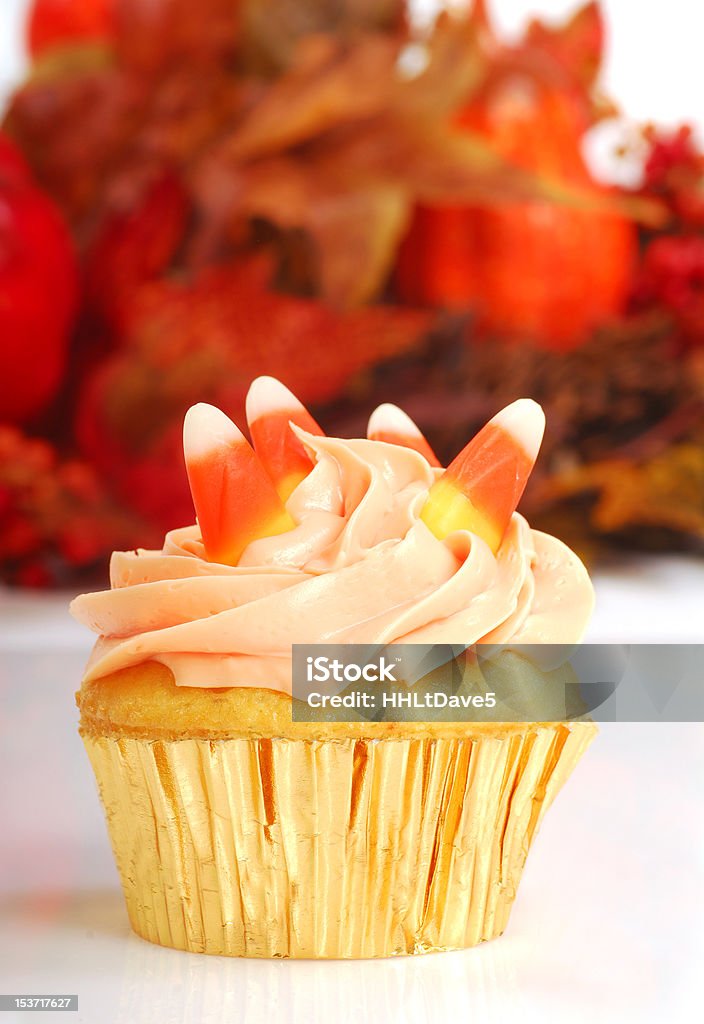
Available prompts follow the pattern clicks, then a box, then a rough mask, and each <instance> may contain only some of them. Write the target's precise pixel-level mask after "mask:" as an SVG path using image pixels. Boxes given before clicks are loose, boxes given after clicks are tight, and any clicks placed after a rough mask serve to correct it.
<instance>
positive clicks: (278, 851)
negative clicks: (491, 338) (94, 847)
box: [72, 378, 595, 958]
mask: <svg viewBox="0 0 704 1024" xmlns="http://www.w3.org/2000/svg"><path fill="white" fill-rule="evenodd" d="M247 419H248V422H249V429H250V435H251V438H252V446H251V445H250V444H249V442H248V441H247V440H246V439H245V438H244V436H243V435H242V433H241V432H240V431H239V430H238V428H237V427H236V426H235V424H234V423H232V421H231V420H229V419H228V418H227V417H226V416H225V415H224V414H223V413H221V412H219V411H218V410H217V409H214V408H213V407H211V406H203V405H200V406H195V407H194V408H193V409H191V410H190V411H189V413H188V415H187V417H186V422H185V426H184V449H185V456H186V464H187V468H188V475H189V482H190V485H191V491H192V494H193V499H194V505H195V510H196V515H197V524H196V525H193V526H187V527H185V528H180V529H175V530H173V531H172V532H170V533H169V534H167V536H166V538H165V541H164V545H163V548H162V550H160V551H151V550H136V551H130V552H116V553H115V554H114V555H113V557H112V560H111V565H110V583H111V589H110V590H108V591H105V592H103V593H96V594H88V595H83V596H81V597H78V598H76V600H75V601H74V602H73V605H72V612H73V614H74V616H75V617H76V618H77V619H78V620H79V621H81V622H83V623H85V624H86V625H88V626H89V627H90V628H91V629H93V630H94V631H95V632H96V633H97V634H98V639H97V641H96V644H95V648H94V650H93V653H92V655H91V658H90V660H89V663H88V666H87V669H86V672H85V676H84V679H83V682H82V686H81V689H80V692H79V693H78V695H77V702H78V705H79V708H80V731H81V735H82V737H83V741H84V743H85V747H86V750H87V752H88V755H89V757H90V760H91V762H92V765H93V768H94V771H95V775H96V778H97V782H98V787H99V790H100V795H101V799H102V802H103V805H104V808H105V814H106V819H107V825H108V830H109V833H110V838H111V842H112V847H113V850H114V854H115V859H116V862H117V867H118V870H119V874H120V878H121V881H122V885H123V889H124V894H125V899H126V904H127V910H128V913H129V918H130V921H131V924H132V927H133V928H134V930H135V931H136V932H137V933H138V934H139V935H141V936H142V937H143V938H145V939H148V940H150V941H152V942H157V943H160V944H162V945H164V946H171V947H175V948H178V949H183V950H189V951H192V952H204V953H214V954H225V955H229V956H251V957H315V958H325V957H329V958H340V957H345V958H361V957H382V956H394V955H403V954H413V953H425V952H430V951H433V950H447V949H458V948H463V947H467V946H472V945H475V944H476V943H479V942H482V941H484V940H487V939H491V938H494V937H495V936H497V935H500V934H501V932H503V930H504V928H505V927H506V924H507V921H508V916H509V912H510V909H511V905H512V903H513V900H514V897H515V895H516V890H517V887H518V882H519V879H520V876H521V872H522V869H523V865H524V862H525V859H526V856H527V853H528V849H529V847H530V844H531V841H532V839H533V836H534V834H535V832H536V829H537V828H538V826H539V824H540V822H541V820H542V817H543V814H544V813H545V811H546V809H547V807H548V806H549V804H550V803H551V801H552V799H553V798H554V796H555V794H556V793H557V791H558V790H559V789H560V787H561V786H562V784H563V782H564V781H565V779H566V778H567V776H568V775H569V773H570V772H571V770H572V768H573V767H574V765H575V763H576V762H577V760H578V759H579V757H580V755H581V754H582V752H583V751H584V749H585V747H586V746H587V745H588V743H589V742H590V740H591V739H592V737H593V734H594V732H595V729H594V726H593V725H591V724H590V723H588V722H584V721H579V722H574V721H571V722H560V721H556V722H539V723H532V724H531V723H522V722H513V723H500V722H499V723H497V722H477V723H467V722H453V721H419V720H416V721H390V720H383V721H364V720H359V721H333V720H330V721H319V722H312V721H296V720H294V716H293V714H292V708H293V698H292V696H291V675H292V660H291V651H292V645H293V644H297V643H335V644H348V643H364V644H367V643H373V644H394V643H398V642H403V643H423V644H426V643H428V644H446V643H448V644H453V645H462V646H466V647H472V646H473V645H475V644H478V643H489V644H495V645H510V646H512V645H525V644H533V643H551V644H552V643H558V644H569V643H575V642H577V641H579V639H580V638H581V636H582V634H583V632H584V629H585V626H586V624H587V622H588V619H589V616H590V613H591V608H592V603H593V591H592V587H591V584H590V581H589V578H588V575H587V573H586V571H585V569H584V567H583V565H582V564H581V562H580V561H579V559H578V558H577V557H576V556H575V555H574V554H573V553H572V552H571V551H570V550H569V549H568V548H566V547H565V546H564V545H563V544H562V543H561V542H560V541H558V540H555V539H554V538H552V537H549V536H547V535H545V534H542V533H538V532H536V531H533V530H531V529H530V527H529V526H528V524H527V523H526V521H525V519H523V517H522V516H521V515H520V514H519V513H518V512H517V511H516V506H517V504H518V500H519V498H520V496H521V493H522V491H523V487H524V486H525V482H526V479H527V477H528V474H529V473H530V470H531V468H532V465H533V463H534V461H535V458H536V455H537V451H538V447H539V445H540V440H541V437H542V430H543V425H544V421H543V417H542V412H541V410H540V408H539V407H538V406H536V405H535V403H533V402H530V401H527V400H524V401H521V402H517V403H514V404H513V405H512V406H509V407H508V408H507V409H505V410H503V411H502V412H501V413H499V414H498V416H496V417H495V418H494V419H493V420H492V421H490V423H489V424H487V426H486V427H485V428H484V429H483V430H482V431H480V433H479V434H478V435H477V437H475V438H474V439H473V440H472V441H471V442H470V443H469V444H468V446H467V448H465V450H464V451H463V452H462V453H460V455H459V456H458V457H457V459H455V461H454V462H453V463H452V464H451V465H450V466H449V467H448V469H447V470H443V469H442V468H441V467H440V466H439V464H438V461H437V459H436V458H435V456H434V454H433V452H432V450H431V449H430V447H429V445H428V443H427V441H426V440H425V439H424V438H423V437H422V435H421V434H420V432H419V431H418V429H417V428H416V427H415V425H414V424H413V423H412V422H411V421H410V420H409V419H408V418H407V417H405V415H404V414H403V413H402V412H401V410H399V409H397V408H395V407H392V406H382V407H380V409H378V410H377V411H376V412H375V413H374V415H373V416H372V418H371V420H370V423H369V430H368V437H367V438H364V439H354V440H345V439H341V438H334V437H326V436H325V435H324V433H323V431H322V430H321V428H320V427H319V426H318V424H317V423H316V422H315V421H314V420H313V419H312V417H311V416H310V415H309V413H307V412H306V410H305V409H304V408H303V407H302V406H301V405H300V403H298V402H297V401H296V399H295V398H294V397H293V396H292V395H291V394H290V392H288V391H287V390H286V389H285V388H284V387H283V385H281V384H279V383H278V382H277V381H274V380H273V379H271V378H259V379H258V380H257V381H255V382H254V384H253V385H252V388H251V389H250V393H249V397H248V402H247ZM511 657H513V658H514V659H515V664H516V670H517V671H519V669H520V663H521V660H522V659H521V657H520V656H519V655H511ZM524 668H525V666H524Z"/></svg>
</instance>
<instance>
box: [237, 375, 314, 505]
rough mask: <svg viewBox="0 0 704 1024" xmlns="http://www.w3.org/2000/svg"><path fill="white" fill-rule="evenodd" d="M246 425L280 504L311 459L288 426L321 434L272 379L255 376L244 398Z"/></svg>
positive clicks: (296, 403)
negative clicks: (245, 399) (294, 425)
mask: <svg viewBox="0 0 704 1024" xmlns="http://www.w3.org/2000/svg"><path fill="white" fill-rule="evenodd" d="M247 423H248V424H249V430H250V433H251V435H252V441H253V442H254V448H255V451H256V453H257V455H258V456H259V458H260V459H261V461H262V465H263V466H264V468H265V469H266V471H267V473H268V474H269V476H270V477H271V479H272V480H273V482H274V486H275V487H276V490H277V492H278V495H279V497H280V498H281V500H282V501H286V500H287V499H288V497H289V495H290V494H291V492H292V491H293V490H294V489H295V488H296V487H297V486H298V485H299V483H300V482H301V480H303V479H304V477H306V476H308V474H309V473H310V471H311V468H312V465H313V463H312V460H311V458H310V456H309V455H308V453H307V452H306V450H305V448H304V447H303V445H302V444H301V442H300V441H299V439H298V438H297V437H296V435H295V434H294V432H293V431H292V430H291V427H290V425H289V424H290V423H295V424H296V426H297V427H302V429H303V430H307V431H308V433H309V434H318V435H320V436H322V434H323V431H322V430H321V429H320V427H319V426H318V424H317V423H316V422H315V420H314V419H313V417H312V416H311V414H310V413H309V412H308V410H307V409H306V408H305V406H303V405H302V404H301V403H300V402H299V401H298V399H297V398H296V396H295V395H293V394H291V392H290V391H289V390H288V388H287V387H284V385H283V384H282V383H281V381H278V380H276V379H275V378H274V377H257V379H256V380H255V381H254V382H253V383H252V386H251V387H250V389H249V394H248V395H247Z"/></svg>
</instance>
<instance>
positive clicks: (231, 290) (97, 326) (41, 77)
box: [0, 0, 704, 585]
mask: <svg viewBox="0 0 704 1024" xmlns="http://www.w3.org/2000/svg"><path fill="white" fill-rule="evenodd" d="M602 36H603V30H602V23H601V18H600V12H599V8H598V5H597V4H593V3H592V4H588V5H587V6H586V7H583V8H581V9H580V10H578V11H577V12H576V13H575V14H574V16H573V17H572V18H571V19H570V20H569V21H568V22H566V23H565V24H564V25H562V26H560V27H548V26H546V25H543V24H541V23H539V22H533V23H531V24H530V25H529V26H528V28H527V30H526V32H525V34H524V36H523V38H522V39H521V40H520V41H519V42H517V43H515V44H511V45H508V44H507V43H505V42H503V41H502V40H501V39H499V38H498V37H497V35H496V33H495V31H494V30H493V27H492V25H491V19H490V12H489V13H487V10H486V9H485V7H484V5H483V4H479V3H477V4H475V5H474V7H473V8H472V9H471V10H470V11H469V12H468V13H467V15H466V16H464V17H456V18H450V17H447V16H443V17H441V18H439V19H438V21H437V22H436V23H435V25H434V26H433V28H432V29H424V30H422V31H421V30H420V29H419V28H417V27H416V26H414V24H413V22H412V19H411V18H410V17H409V14H408V11H407V10H406V8H405V5H404V4H403V3H400V2H398V0H384V2H381V3H375V4H369V3H365V2H363V0H346V2H345V3H342V4H340V3H335V4H328V3H326V2H325V0H317V2H309V0H303V2H298V3H292V2H291V0H276V2H274V3H273V4H267V5H262V4H259V3H257V2H255V0H201V2H200V3H199V4H197V5H193V4H192V3H190V2H189V0H149V2H147V0H83V2H82V3H76V2H75V0H73V2H68V0H35V4H34V7H33V10H32V13H31V16H30V21H29V24H28V40H29V44H30V48H31V51H32V53H33V56H34V63H33V65H32V67H31V69H30V74H29V77H28V78H27V81H26V82H25V83H24V84H23V85H22V86H21V87H20V88H19V89H18V90H17V92H16V93H15V95H14V97H13V98H12V100H11V102H10V105H9V108H8V110H7V113H6V117H5V122H4V125H3V127H2V133H1V134H0V579H3V580H5V581H10V582H14V583H18V584H21V585H42V584H51V583H70V582H73V581H74V580H75V579H76V577H78V576H80V575H86V574H91V573H92V574H95V573H96V571H99V570H100V569H101V568H102V566H103V564H104V560H105V558H106V556H107V554H108V553H109V552H110V551H111V550H112V549H113V548H115V547H129V546H131V545H134V544H136V543H137V542H139V543H140V544H143V543H145V542H146V543H147V544H150V543H156V544H158V543H159V542H160V539H161V537H162V535H163V532H164V529H165V528H166V527H168V526H171V525H173V523H174V522H175V521H179V520H181V521H183V522H184V523H185V522H188V521H190V520H191V519H192V505H191V502H190V496H189V493H188V488H187V486H186V483H185V477H184V473H183V462H182V453H181V424H182V420H183V414H184V412H185V410H186V409H187V408H188V407H189V406H190V405H192V404H193V403H195V402H199V401H207V402H210V403H213V404H215V405H217V406H219V407H220V408H222V409H224V410H225V411H226V412H227V413H228V414H229V415H231V416H233V418H235V419H239V420H240V421H241V420H242V418H243V417H242V412H243V409H244V402H245V396H246V393H247V389H248V387H249V384H250V382H251V381H252V379H253V378H255V377H257V376H258V375H260V374H272V375H275V376H277V377H279V378H281V379H282V380H283V381H284V382H285V384H286V385H288V386H289V387H290V388H291V389H292V390H293V391H294V392H295V393H296V394H297V395H298V396H299V397H300V398H301V400H302V401H304V402H305V403H306V405H308V406H310V407H312V410H313V415H314V416H316V417H317V416H318V415H324V417H325V423H326V426H327V427H328V429H329V430H330V429H331V428H336V429H337V430H338V431H339V432H340V433H341V434H352V435H355V436H359V434H360V433H361V432H362V424H363V423H364V422H365V421H366V418H367V417H368V414H369V411H370V409H372V408H373V407H374V406H375V405H377V404H378V402H379V401H380V400H382V398H383V400H386V399H389V398H390V399H392V400H393V401H397V402H398V403H399V404H400V405H402V406H403V407H404V408H405V409H407V410H408V412H409V413H410V414H411V416H412V417H413V419H414V420H415V421H417V422H418V423H419V424H420V425H421V427H422V428H423V432H424V434H425V435H426V436H427V437H428V440H429V441H430V444H431V445H432V447H433V449H434V450H435V451H436V452H437V455H438V456H439V458H440V459H441V460H442V461H443V462H446V461H447V460H448V457H449V456H452V455H454V454H455V453H456V452H457V450H459V448H461V447H462V444H463V443H464V440H465V439H466V437H467V436H471V435H472V434H473V433H474V432H476V430H477V428H478V427H480V426H481V425H482V424H483V423H484V422H486V421H487V420H488V419H490V417H491V416H492V415H494V414H495V413H496V412H497V411H498V410H499V409H500V408H502V407H503V406H506V405H508V404H509V403H510V402H511V401H513V400H515V399H516V398H518V397H519V396H521V395H526V394H528V395H531V396H532V397H534V398H535V399H537V400H538V401H540V402H541V404H542V405H543V406H544V407H545V409H546V412H547V414H548V423H549V424H550V429H549V430H548V432H547V434H546V436H545V440H544V445H543V455H542V458H541V463H540V464H539V466H538V467H536V471H535V473H534V474H533V477H532V478H531V481H530V484H529V487H528V489H527V491H526V494H525V496H524V499H523V505H522V507H523V508H525V509H526V510H527V511H528V513H529V514H530V516H531V518H532V520H533V521H534V523H535V524H536V525H545V526H546V527H548V528H551V527H552V526H553V525H554V524H555V523H556V522H558V521H559V524H560V525H559V528H558V532H560V533H561V534H563V535H565V536H566V539H568V540H569V541H571V542H572V543H576V544H577V545H578V546H581V547H582V548H583V549H584V548H585V547H588V546H590V545H592V546H594V545H599V546H602V545H607V544H617V545H623V544H624V543H627V544H629V545H631V546H634V545H635V546H641V547H653V546H659V547H663V546H664V547H674V546H676V547H683V546H697V545H701V539H702V537H704V155H703V154H702V153H701V152H700V151H699V149H698V148H697V145H696V142H695V139H694V137H693V135H692V133H691V132H690V131H689V129H688V128H687V127H686V126H683V127H682V128H681V129H679V130H677V131H674V132H668V133H663V132H660V131H658V130H656V129H644V131H643V136H642V142H641V146H642V153H643V155H642V163H643V170H642V183H641V184H640V185H639V186H638V187H637V188H634V189H633V190H630V191H627V190H624V189H621V190H617V189H607V188H605V187H603V186H601V185H599V184H597V183H596V182H595V181H594V180H593V178H592V177H591V175H590V173H589V171H588V169H587V166H586V164H585V161H584V158H583V155H582V148H583V140H584V136H585V133H587V132H588V131H589V130H590V129H591V128H592V127H593V126H594V125H595V124H596V123H597V122H598V121H599V120H600V119H602V118H605V117H608V116H610V115H611V114H612V113H613V107H612V106H611V104H610V103H609V101H608V98H606V97H604V96H603V95H602V94H601V93H600V91H599V87H598V73H599V66H600V59H601V49H602ZM634 45H637V43H635V42H634ZM307 429H309V428H307Z"/></svg>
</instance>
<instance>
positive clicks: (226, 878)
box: [84, 723, 596, 958]
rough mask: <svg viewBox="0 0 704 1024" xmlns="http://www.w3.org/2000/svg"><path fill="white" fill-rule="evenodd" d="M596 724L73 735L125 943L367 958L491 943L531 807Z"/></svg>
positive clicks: (539, 805) (521, 856)
mask: <svg viewBox="0 0 704 1024" xmlns="http://www.w3.org/2000/svg"><path fill="white" fill-rule="evenodd" d="M595 732H596V729H595V727H594V726H592V725H590V724H588V723H573V724H570V725H562V724H555V725H544V726H530V727H526V728H525V729H524V730H523V731H522V732H513V733H506V734H503V735H502V734H501V733H500V732H497V733H496V734H483V735H474V736H467V737H466V738H462V739H452V738H445V737H435V738H407V739H395V738H394V739H383V740H373V739H358V740H355V739H344V740H305V739H285V738H280V739H279V738H276V739H249V738H242V739H224V740H203V739H184V740H171V741H168V740H164V741H162V740H146V739H135V738H129V737H126V738H114V737H101V736H92V735H85V736H84V743H85V745H86V749H87V751H88V755H89V757H90V759H91V762H92V765H93V768H94V770H95V774H96V777H97V780H98V785H99V789H100V794H101V798H102V801H103V804H104V807H105V813H106V818H107V824H108V829H109V832H110V838H111V842H112V846H113V851H114V854H115V858H116V861H117V866H118V870H119V873H120V877H121V880H122V885H123V889H124V893H125V898H126V902H127V910H128V914H129V918H130V922H131V924H132V927H133V928H134V930H135V931H136V932H137V934H138V935H141V936H142V937H143V938H145V939H148V940H149V941H151V942H156V943H159V944H161V945H163V946H171V947H174V948H176V949H183V950H189V951H191V952H200V953H213V954H224V955H227V956H246V957H300V958H366V957H384V956H398V955H404V954H414V953H427V952H432V951H437V950H449V949H460V948H465V947H468V946H473V945H475V944H476V943H479V942H482V941H485V940H487V939H492V938H494V937H495V936H497V935H500V934H501V933H502V932H503V930H504V929H505V927H506V924H507V921H508V916H509V912H510V909H511V905H512V903H513V900H514V897H515V895H516V889H517V886H518V882H519V879H520V876H521V872H522V870H523V865H524V863H525V860H526V856H527V854H528V850H529V848H530V844H531V841H532V839H533V836H534V835H535V832H536V829H537V828H538V825H539V824H540V821H541V819H542V817H543V814H544V813H545V810H546V809H547V807H548V806H549V804H550V803H551V801H552V799H553V798H554V796H555V794H556V793H557V791H558V790H559V789H560V787H561V786H562V784H563V783H564V781H565V779H566V778H567V776H568V775H569V774H570V772H571V771H572V769H573V767H574V765H575V764H576V762H577V761H578V759H579V757H580V756H581V754H582V752H583V751H584V749H585V748H586V746H587V745H588V744H589V742H590V741H591V739H592V738H593V735H594V734H595Z"/></svg>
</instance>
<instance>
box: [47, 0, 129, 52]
mask: <svg viewBox="0 0 704 1024" xmlns="http://www.w3.org/2000/svg"><path fill="white" fill-rule="evenodd" d="M115 4H116V0H34V6H33V7H32V10H31V13H30V15H29V25H28V32H27V35H28V40H29V49H30V52H31V54H32V55H33V56H34V57H36V56H38V55H39V54H41V53H43V52H44V51H45V50H50V49H52V48H53V47H54V46H57V45H59V46H60V45H62V44H65V43H70V42H72V41H74V40H80V41H96V40H102V39H109V38H110V37H111V35H112V22H113V13H114V8H115Z"/></svg>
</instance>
